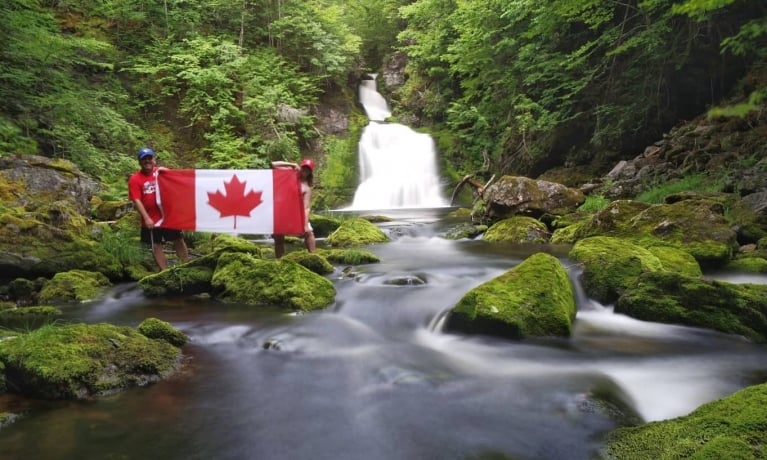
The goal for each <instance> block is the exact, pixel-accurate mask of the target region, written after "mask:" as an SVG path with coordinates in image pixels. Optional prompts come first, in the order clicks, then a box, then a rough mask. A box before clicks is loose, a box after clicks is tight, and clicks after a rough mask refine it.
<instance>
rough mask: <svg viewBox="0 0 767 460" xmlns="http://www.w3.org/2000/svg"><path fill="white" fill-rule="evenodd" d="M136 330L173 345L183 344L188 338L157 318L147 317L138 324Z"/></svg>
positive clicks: (179, 345)
mask: <svg viewBox="0 0 767 460" xmlns="http://www.w3.org/2000/svg"><path fill="white" fill-rule="evenodd" d="M138 331H139V332H140V333H141V334H143V335H145V336H146V337H149V338H150V339H154V340H164V341H166V342H168V343H169V344H171V345H173V346H174V347H181V346H183V345H184V344H185V343H186V342H187V341H188V340H189V338H188V337H187V336H186V334H184V333H183V332H181V331H179V330H178V329H176V328H175V327H173V326H172V325H171V324H170V323H168V322H165V321H162V320H160V319H157V318H147V319H145V320H144V321H142V322H141V324H139V326H138Z"/></svg>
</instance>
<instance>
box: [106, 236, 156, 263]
mask: <svg viewBox="0 0 767 460" xmlns="http://www.w3.org/2000/svg"><path fill="white" fill-rule="evenodd" d="M137 234H138V233H136V235H137ZM136 235H124V234H123V233H122V232H120V231H114V230H112V229H111V228H110V227H108V226H104V227H103V228H102V230H101V236H100V237H99V244H100V245H101V247H103V248H104V250H105V251H106V252H108V253H110V254H112V255H113V256H115V257H116V258H117V260H119V261H120V263H121V264H122V265H123V266H128V265H139V264H140V263H141V262H142V261H143V260H144V259H145V257H146V255H147V251H146V250H145V249H144V248H143V247H142V246H141V243H140V242H139V240H138V238H136Z"/></svg>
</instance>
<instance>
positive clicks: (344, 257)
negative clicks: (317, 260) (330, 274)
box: [317, 249, 381, 265]
mask: <svg viewBox="0 0 767 460" xmlns="http://www.w3.org/2000/svg"><path fill="white" fill-rule="evenodd" d="M317 253H318V254H320V255H321V256H323V257H324V258H325V259H327V261H328V262H330V263H333V264H341V265H364V264H377V263H379V262H381V258H380V257H378V256H377V255H375V254H373V253H372V252H370V251H365V250H362V249H317Z"/></svg>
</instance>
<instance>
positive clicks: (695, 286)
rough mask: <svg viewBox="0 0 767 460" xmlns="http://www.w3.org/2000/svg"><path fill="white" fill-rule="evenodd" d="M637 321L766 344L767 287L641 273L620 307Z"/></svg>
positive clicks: (618, 307) (666, 273) (617, 308)
mask: <svg viewBox="0 0 767 460" xmlns="http://www.w3.org/2000/svg"><path fill="white" fill-rule="evenodd" d="M615 311H616V312H618V313H624V314H626V315H629V316H632V317H634V318H637V319H641V320H645V321H655V322H660V323H670V324H683V325H687V326H694V327H702V328H707V329H713V330H717V331H720V332H725V333H729V334H738V335H742V336H745V337H747V338H749V339H751V340H754V341H758V342H764V341H766V340H767V285H757V284H733V283H726V282H721V281H710V280H705V279H701V278H695V277H689V276H685V275H682V274H679V273H674V272H665V271H663V272H650V273H644V274H642V275H641V276H640V277H639V278H638V280H637V282H636V283H635V284H634V285H633V286H630V287H629V288H627V289H626V291H625V292H624V293H623V295H622V296H621V297H620V298H619V299H618V302H617V303H616V304H615Z"/></svg>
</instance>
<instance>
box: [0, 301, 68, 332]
mask: <svg viewBox="0 0 767 460" xmlns="http://www.w3.org/2000/svg"><path fill="white" fill-rule="evenodd" d="M59 316H61V310H59V309H58V308H56V307H52V306H50V305H35V306H31V307H14V308H5V309H0V327H4V328H7V329H21V330H30V329H35V328H38V327H40V326H42V325H44V324H50V323H52V322H53V321H54V320H55V319H56V318H57V317H59Z"/></svg>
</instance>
